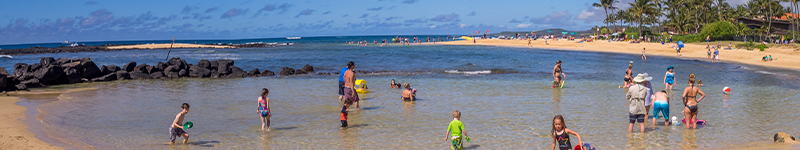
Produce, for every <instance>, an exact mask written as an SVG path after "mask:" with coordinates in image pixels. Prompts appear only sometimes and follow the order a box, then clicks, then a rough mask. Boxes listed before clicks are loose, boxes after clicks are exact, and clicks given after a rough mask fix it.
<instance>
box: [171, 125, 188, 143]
mask: <svg viewBox="0 0 800 150" xmlns="http://www.w3.org/2000/svg"><path fill="white" fill-rule="evenodd" d="M183 134H186V131H183V129H181V128H169V141H170V142H174V141H175V139H177V138H178V137H181V136H183Z"/></svg>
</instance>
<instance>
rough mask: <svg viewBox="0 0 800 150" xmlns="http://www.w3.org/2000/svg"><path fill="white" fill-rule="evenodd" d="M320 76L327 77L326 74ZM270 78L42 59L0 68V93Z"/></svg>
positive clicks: (180, 66) (182, 65)
mask: <svg viewBox="0 0 800 150" xmlns="http://www.w3.org/2000/svg"><path fill="white" fill-rule="evenodd" d="M309 73H312V74H313V73H314V67H313V66H311V65H308V64H306V65H305V66H304V67H303V68H301V69H298V70H295V69H293V68H289V67H284V68H283V69H281V71H280V72H279V75H281V76H289V75H298V74H309ZM320 74H322V75H330V74H329V73H320ZM274 75H275V72H272V71H270V70H263V71H261V70H259V69H258V68H256V69H253V70H251V71H244V70H242V68H239V67H236V66H234V61H233V60H216V61H209V60H205V59H204V60H200V61H199V62H197V64H189V63H186V61H185V60H182V59H180V58H176V57H173V58H171V59H170V60H169V61H167V62H158V63H157V64H155V65H152V66H151V65H148V64H138V65H137V63H136V62H129V63H127V64H125V65H124V66H122V67H120V66H116V65H110V66H105V65H103V66H100V67H98V66H97V65H96V64H95V63H94V62H93V61H92V60H91V59H90V58H88V57H86V58H81V59H69V58H60V59H55V58H53V57H45V58H41V60H40V62H39V63H36V64H24V63H18V64H15V65H14V71H13V72H12V73H9V72H7V71H6V70H5V68H2V67H0V90H2V91H12V90H27V89H28V88H36V87H44V86H48V85H59V84H73V83H81V82H102V81H114V80H127V79H133V80H136V79H175V78H244V77H260V76H274Z"/></svg>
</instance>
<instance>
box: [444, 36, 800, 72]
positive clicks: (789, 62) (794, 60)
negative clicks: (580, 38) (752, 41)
mask: <svg viewBox="0 0 800 150" xmlns="http://www.w3.org/2000/svg"><path fill="white" fill-rule="evenodd" d="M548 43H549V45H546V44H545V41H544V40H543V39H539V40H534V41H532V42H531V46H528V40H499V39H479V40H477V41H476V43H473V42H472V41H467V40H462V41H450V42H440V43H437V44H447V45H489V46H513V47H532V48H548V49H566V50H580V51H592V52H612V53H626V54H641V53H642V48H647V52H646V53H645V55H647V56H667V57H678V56H677V53H676V51H675V49H674V48H672V46H673V45H674V44H675V43H666V44H664V45H661V43H628V42H611V43H609V42H608V41H595V42H584V43H577V42H576V41H568V40H560V41H555V40H548ZM714 44H716V42H714ZM723 45H724V46H727V43H723ZM705 46H706V45H698V44H685V47H684V48H683V49H682V50H681V55H682V56H681V57H683V58H694V59H698V60H706V59H707V53H706V52H707V51H706V48H705ZM724 46H723V47H724ZM764 55H772V57H773V59H774V60H773V61H768V62H764V61H761V57H763V56H764ZM719 59H720V60H721V61H723V62H735V63H742V64H749V65H758V66H767V67H777V68H787V69H795V70H797V69H800V65H796V64H800V51H795V50H794V49H790V48H784V47H774V46H772V47H771V48H769V49H766V50H765V51H763V52H761V51H758V49H756V50H753V51H748V50H745V49H734V50H720V57H719ZM630 60H634V61H638V60H641V57H639V56H637V57H633V58H630ZM709 61H710V60H709Z"/></svg>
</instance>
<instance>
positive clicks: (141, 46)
mask: <svg viewBox="0 0 800 150" xmlns="http://www.w3.org/2000/svg"><path fill="white" fill-rule="evenodd" d="M170 45H172V44H170V43H166V44H139V45H120V46H109V47H107V48H108V49H169V48H170ZM172 48H174V49H177V48H236V47H234V46H226V45H203V44H185V43H175V44H174V45H172Z"/></svg>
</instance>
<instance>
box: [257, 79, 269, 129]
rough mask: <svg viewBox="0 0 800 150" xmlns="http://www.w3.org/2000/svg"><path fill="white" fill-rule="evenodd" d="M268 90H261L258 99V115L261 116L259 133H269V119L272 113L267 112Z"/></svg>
mask: <svg viewBox="0 0 800 150" xmlns="http://www.w3.org/2000/svg"><path fill="white" fill-rule="evenodd" d="M267 95H269V90H267V88H263V89H261V97H258V113H259V114H260V115H261V131H269V125H270V124H269V123H270V122H269V118H270V117H272V113H270V112H269V98H267Z"/></svg>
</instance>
